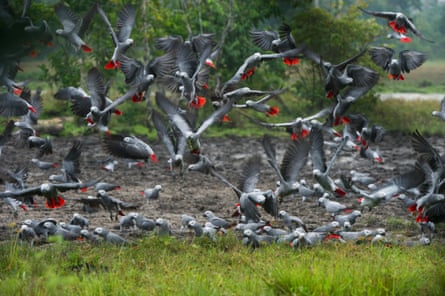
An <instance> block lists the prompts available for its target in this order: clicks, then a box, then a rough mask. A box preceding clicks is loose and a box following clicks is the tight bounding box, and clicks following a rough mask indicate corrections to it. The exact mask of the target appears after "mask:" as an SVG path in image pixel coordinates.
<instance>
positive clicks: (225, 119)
mask: <svg viewBox="0 0 445 296" xmlns="http://www.w3.org/2000/svg"><path fill="white" fill-rule="evenodd" d="M222 122H230V117H229V115H227V114H226V115H224V116H223V118H222Z"/></svg>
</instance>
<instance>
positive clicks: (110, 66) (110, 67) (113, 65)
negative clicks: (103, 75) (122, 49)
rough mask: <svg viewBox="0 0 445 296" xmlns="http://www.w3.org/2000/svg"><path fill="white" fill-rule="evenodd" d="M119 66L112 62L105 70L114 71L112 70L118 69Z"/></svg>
mask: <svg viewBox="0 0 445 296" xmlns="http://www.w3.org/2000/svg"><path fill="white" fill-rule="evenodd" d="M116 67H117V65H116V63H115V62H113V61H112V60H110V61H109V62H108V63H106V64H105V66H104V68H105V70H112V69H116Z"/></svg>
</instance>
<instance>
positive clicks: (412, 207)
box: [408, 203, 417, 213]
mask: <svg viewBox="0 0 445 296" xmlns="http://www.w3.org/2000/svg"><path fill="white" fill-rule="evenodd" d="M408 211H410V212H411V213H414V212H416V211H417V204H416V203H413V204H412V205H410V206H409V207H408Z"/></svg>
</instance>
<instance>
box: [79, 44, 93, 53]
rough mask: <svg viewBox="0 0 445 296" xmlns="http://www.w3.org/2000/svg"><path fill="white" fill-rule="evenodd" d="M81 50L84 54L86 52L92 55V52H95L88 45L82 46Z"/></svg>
mask: <svg viewBox="0 0 445 296" xmlns="http://www.w3.org/2000/svg"><path fill="white" fill-rule="evenodd" d="M80 48H81V49H82V50H83V51H84V52H86V53H90V52H92V51H93V50H92V49H91V47H89V46H88V45H86V44H84V45H82V46H81V47H80Z"/></svg>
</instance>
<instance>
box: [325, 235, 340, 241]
mask: <svg viewBox="0 0 445 296" xmlns="http://www.w3.org/2000/svg"><path fill="white" fill-rule="evenodd" d="M331 239H336V240H340V239H341V236H340V235H339V234H328V235H326V237H325V238H324V240H325V241H328V240H331Z"/></svg>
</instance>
